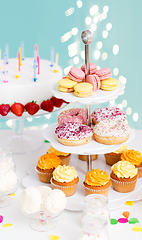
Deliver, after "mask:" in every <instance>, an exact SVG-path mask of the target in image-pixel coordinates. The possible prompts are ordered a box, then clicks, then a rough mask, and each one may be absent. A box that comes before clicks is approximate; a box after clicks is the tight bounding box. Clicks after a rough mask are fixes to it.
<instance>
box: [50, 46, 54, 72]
mask: <svg viewBox="0 0 142 240" xmlns="http://www.w3.org/2000/svg"><path fill="white" fill-rule="evenodd" d="M53 63H54V48H53V47H52V48H51V64H50V67H53V66H54V64H53Z"/></svg>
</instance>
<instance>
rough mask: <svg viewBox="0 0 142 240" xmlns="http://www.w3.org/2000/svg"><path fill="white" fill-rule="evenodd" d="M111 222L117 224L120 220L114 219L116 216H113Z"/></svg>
mask: <svg viewBox="0 0 142 240" xmlns="http://www.w3.org/2000/svg"><path fill="white" fill-rule="evenodd" d="M110 223H111V224H112V225H115V224H117V223H118V220H117V219H114V218H112V219H110Z"/></svg>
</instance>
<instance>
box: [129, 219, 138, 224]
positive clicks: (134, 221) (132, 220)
mask: <svg viewBox="0 0 142 240" xmlns="http://www.w3.org/2000/svg"><path fill="white" fill-rule="evenodd" d="M135 223H139V220H138V219H137V218H130V219H129V224H135Z"/></svg>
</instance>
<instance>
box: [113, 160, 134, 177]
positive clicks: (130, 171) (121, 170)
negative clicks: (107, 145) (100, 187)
mask: <svg viewBox="0 0 142 240" xmlns="http://www.w3.org/2000/svg"><path fill="white" fill-rule="evenodd" d="M111 170H112V171H113V173H114V174H115V175H116V176H117V177H118V178H133V177H134V176H136V175H137V173H138V169H137V168H135V166H134V165H133V164H132V163H130V162H127V161H119V162H117V163H115V164H114V165H113V166H112V167H111Z"/></svg>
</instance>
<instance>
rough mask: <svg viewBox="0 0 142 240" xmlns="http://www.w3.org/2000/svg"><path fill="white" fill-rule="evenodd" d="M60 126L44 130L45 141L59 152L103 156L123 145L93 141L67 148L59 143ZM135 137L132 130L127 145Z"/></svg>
mask: <svg viewBox="0 0 142 240" xmlns="http://www.w3.org/2000/svg"><path fill="white" fill-rule="evenodd" d="M57 126H58V124H54V125H52V126H49V127H47V128H45V129H44V130H43V136H44V138H45V139H47V140H49V141H50V142H51V144H52V146H53V147H54V148H55V149H57V150H58V151H62V152H69V153H75V154H78V153H79V154H86V155H89V154H103V153H109V152H113V151H115V150H116V149H118V148H119V147H120V146H121V144H119V145H118V144H116V145H105V144H100V143H98V142H96V141H95V140H94V139H92V140H91V141H90V142H89V143H87V144H83V145H80V146H75V147H72V146H65V145H63V144H61V143H59V142H58V141H57V138H56V134H55V129H56V127H57ZM134 137H135V131H134V130H133V129H131V132H130V136H129V139H128V140H127V141H126V143H128V142H130V141H132V140H133V138H134Z"/></svg>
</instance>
